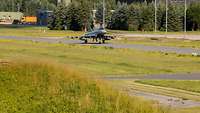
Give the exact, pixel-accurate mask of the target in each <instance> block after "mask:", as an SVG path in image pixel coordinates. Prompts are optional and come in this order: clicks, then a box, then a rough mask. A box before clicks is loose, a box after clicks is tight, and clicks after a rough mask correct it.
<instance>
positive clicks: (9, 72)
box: [0, 59, 168, 113]
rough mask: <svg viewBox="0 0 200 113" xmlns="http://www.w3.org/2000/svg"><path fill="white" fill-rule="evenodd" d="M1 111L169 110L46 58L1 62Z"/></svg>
mask: <svg viewBox="0 0 200 113" xmlns="http://www.w3.org/2000/svg"><path fill="white" fill-rule="evenodd" d="M0 113H168V111H166V110H165V109H163V108H160V107H159V106H155V105H153V103H152V102H148V101H144V100H142V99H139V98H134V97H128V96H126V95H124V94H122V93H119V92H117V91H114V90H112V89H111V88H110V87H108V86H106V85H105V83H103V82H101V81H93V80H89V79H87V78H85V77H83V75H82V74H80V73H79V72H76V71H74V70H73V69H71V68H70V67H68V66H67V65H61V64H59V63H56V62H52V61H49V60H45V61H44V60H43V59H29V60H26V61H25V60H24V59H11V60H9V61H3V60H2V61H1V62H0Z"/></svg>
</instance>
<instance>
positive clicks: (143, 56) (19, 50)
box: [0, 40, 200, 113]
mask: <svg viewBox="0 0 200 113" xmlns="http://www.w3.org/2000/svg"><path fill="white" fill-rule="evenodd" d="M0 51H1V52H0V59H8V60H9V59H15V60H16V61H18V62H17V63H15V62H16V61H15V62H13V63H12V64H16V65H11V67H10V66H8V67H6V68H1V66H0V69H4V70H3V71H2V70H1V71H0V80H1V82H0V88H2V89H0V91H6V92H2V93H0V95H3V96H2V98H4V99H5V100H6V102H3V104H2V105H0V107H1V108H2V109H3V108H4V109H3V110H5V112H4V111H3V112H2V113H6V111H7V110H8V109H11V110H15V111H17V110H18V111H20V110H21V111H25V110H26V111H27V112H29V111H28V110H30V109H31V111H32V112H33V113H34V112H35V113H36V112H37V113H38V112H41V113H43V112H48V111H45V110H50V111H51V110H52V111H53V112H61V111H59V110H61V109H62V108H63V109H62V110H66V111H67V110H69V109H68V108H71V109H70V110H72V111H73V110H74V111H75V110H79V111H77V112H80V111H83V112H93V113H99V111H98V110H102V111H103V112H105V113H106V112H108V113H112V112H113V113H126V112H129V111H130V112H132V111H131V110H133V108H134V110H136V111H134V112H136V113H168V110H167V111H165V110H164V111H162V110H161V109H160V108H159V107H158V108H157V107H156V108H154V107H153V106H152V103H149V102H145V101H143V100H140V99H139V100H138V99H135V98H133V100H132V99H130V97H127V96H123V95H120V96H119V93H115V92H114V91H112V90H110V89H104V88H105V87H106V86H105V83H101V82H100V83H99V82H95V81H91V80H88V79H85V78H84V77H83V76H87V75H89V76H90V77H91V76H141V75H144V74H163V73H192V72H196V73H198V72H200V71H199V67H200V58H199V57H193V56H190V55H177V54H165V53H160V52H144V51H137V50H132V49H131V50H130V49H113V48H109V47H96V46H93V45H91V46H83V45H65V44H48V43H39V42H32V41H14V40H0ZM24 59H30V60H31V61H32V62H31V65H29V64H27V63H26V62H25V64H24V62H23V60H24ZM32 59H36V60H38V59H40V60H41V59H45V60H47V62H50V64H49V63H46V64H40V60H39V61H36V60H32ZM52 60H53V61H55V62H57V63H59V64H60V63H62V64H65V66H64V67H66V68H68V67H70V68H72V69H76V70H78V72H74V71H72V70H71V69H67V70H68V72H70V73H69V74H68V72H67V75H69V78H67V80H66V82H67V83H69V84H72V85H71V86H70V87H69V86H68V85H69V84H63V81H65V79H63V77H60V76H64V75H65V73H66V72H65V71H64V72H63V71H62V70H63V68H64V67H62V66H61V67H57V63H56V64H54V63H53V65H55V66H56V67H55V68H54V67H52V65H51V61H52ZM20 62H21V63H20ZM33 62H36V63H33ZM18 63H19V64H18ZM38 63H39V64H38ZM12 66H14V67H12ZM18 66H19V68H18ZM32 66H33V67H32ZM15 67H17V68H15ZM22 67H26V68H25V69H22ZM50 70H51V71H50ZM64 70H65V68H64ZM12 71H13V72H12ZM18 71H19V72H18ZM15 72H16V74H12V73H15ZM24 73H26V74H25V75H29V76H30V77H29V76H24ZM49 73H50V74H49ZM63 73H64V74H63ZM83 73H86V74H87V75H85V74H83ZM11 75H13V76H11ZM36 75H38V76H36ZM44 75H48V76H44ZM51 75H54V76H55V75H56V76H55V78H54V76H51ZM57 75H59V76H57ZM1 76H2V77H1ZM18 76H20V77H19V78H18ZM6 77H8V78H6ZM9 77H10V78H9ZM35 77H36V82H38V81H37V80H38V79H39V80H40V81H42V82H41V83H40V82H39V84H38V85H39V86H38V85H36V86H34V82H35V81H34V80H35ZM41 77H42V78H41ZM49 77H50V78H49ZM64 78H65V77H64ZM27 79H28V80H30V81H32V82H26V80H27ZM32 79H34V80H32ZM52 80H53V85H51V83H52ZM68 80H71V81H68ZM13 81H14V82H13ZM22 81H23V82H24V81H25V82H24V84H22ZM43 81H44V82H43ZM15 83H16V84H15ZM64 83H65V82H64ZM94 84H95V87H92V88H95V89H90V86H93V85H94ZM3 86H7V87H3ZM8 86H13V87H14V86H15V87H14V88H12V87H8ZM16 86H19V88H18V87H16ZM53 86H55V87H53ZM38 87H39V88H38ZM63 87H66V90H65V88H64V89H63ZM88 87H89V89H88ZM4 88H5V89H4ZM60 88H61V90H60ZM68 88H71V90H68ZM20 89H22V91H20ZM57 89H59V91H58V90H57ZM73 89H74V90H73ZM96 89H99V90H96ZM100 89H102V92H101V93H99V92H98V91H100ZM108 90H109V92H107V91H108ZM150 90H151V89H150ZM46 91H47V92H50V93H44V92H46ZM68 91H72V93H71V92H68ZM82 91H83V92H82ZM96 91H97V92H96ZM155 91H157V90H155ZM20 92H23V93H20ZM40 92H41V93H40ZM52 92H56V93H58V94H56V95H54V93H53V97H54V98H52ZM63 92H64V93H63ZM77 92H78V93H77ZM88 92H89V93H88ZM65 93H69V95H70V94H77V95H70V96H72V97H73V98H70V99H71V100H70V99H68V98H67V100H69V101H67V102H66V103H68V102H69V104H67V106H68V105H69V106H68V107H67V106H66V104H63V103H64V102H65V101H66V100H65V99H66V98H64V97H65V96H66V95H65ZM90 93H92V94H94V95H92V94H91V95H89V94H90ZM96 93H98V95H97V94H96ZM13 95H15V96H13ZM34 95H36V97H34ZM38 95H39V96H38ZM69 95H67V96H69ZM102 95H103V96H102ZM39 97H42V98H39ZM61 97H62V98H61ZM100 97H101V98H100ZM19 98H22V100H20V99H19ZM77 98H78V99H77ZM113 98H114V99H115V101H114V102H110V101H108V100H109V99H110V100H112V99H113ZM118 98H119V99H118ZM27 100H29V101H30V102H31V104H28V102H27ZM47 100H48V101H47ZM134 100H135V101H134ZM112 101H113V100H112ZM5 103H7V104H8V105H6V104H5ZM119 103H120V104H119ZM0 104H1V103H0ZM102 104H103V105H102ZM121 104H122V105H121ZM59 105H60V106H59ZM82 105H83V106H82ZM104 105H106V106H104ZM5 106H11V107H10V108H7V107H5ZM20 106H25V107H24V108H21V107H20ZM116 106H117V107H116ZM124 106H126V107H124ZM127 106H128V107H127ZM141 106H142V107H141ZM90 107H91V108H90ZM101 107H102V108H101ZM143 107H144V108H143ZM44 108H48V109H44ZM77 108H79V109H77ZM93 108H94V109H93ZM109 108H110V109H109ZM139 108H140V109H139ZM33 109H34V110H36V111H34V110H33ZM138 109H139V110H138ZM54 110H55V111H54ZM120 110H121V111H120ZM146 110H147V111H146ZM21 111H20V112H21ZM193 111H200V109H199V108H194V109H181V110H180V109H178V110H176V112H173V113H194V112H193ZM11 112H12V111H11ZM8 113H9V111H8ZM81 113H82V112H81ZM170 113H171V111H170ZM196 113H197V112H196Z"/></svg>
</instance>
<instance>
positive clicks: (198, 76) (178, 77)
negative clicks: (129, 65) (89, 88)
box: [104, 73, 200, 80]
mask: <svg viewBox="0 0 200 113" xmlns="http://www.w3.org/2000/svg"><path fill="white" fill-rule="evenodd" d="M104 79H106V80H136V79H139V80H145V79H147V80H200V74H198V73H191V74H160V75H145V76H130V75H127V76H125V75H123V77H116V76H109V77H104Z"/></svg>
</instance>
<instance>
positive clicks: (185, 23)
mask: <svg viewBox="0 0 200 113" xmlns="http://www.w3.org/2000/svg"><path fill="white" fill-rule="evenodd" d="M186 33H187V0H185V16H184V38H186Z"/></svg>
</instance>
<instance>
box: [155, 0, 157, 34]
mask: <svg viewBox="0 0 200 113" xmlns="http://www.w3.org/2000/svg"><path fill="white" fill-rule="evenodd" d="M155 32H157V0H155Z"/></svg>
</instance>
